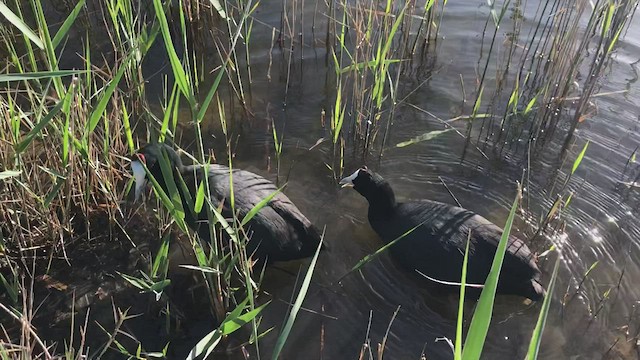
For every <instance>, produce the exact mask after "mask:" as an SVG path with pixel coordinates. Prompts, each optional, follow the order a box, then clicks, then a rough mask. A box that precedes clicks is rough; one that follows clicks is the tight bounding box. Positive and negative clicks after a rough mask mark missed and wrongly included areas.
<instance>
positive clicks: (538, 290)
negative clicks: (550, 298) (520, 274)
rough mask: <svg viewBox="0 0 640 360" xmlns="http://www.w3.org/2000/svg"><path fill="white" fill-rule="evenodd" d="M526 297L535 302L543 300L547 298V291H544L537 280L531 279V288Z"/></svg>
mask: <svg viewBox="0 0 640 360" xmlns="http://www.w3.org/2000/svg"><path fill="white" fill-rule="evenodd" d="M525 296H526V297H528V298H529V299H531V300H533V301H540V300H543V299H544V297H545V296H547V290H545V289H544V287H543V286H542V284H540V282H538V280H537V279H531V286H530V287H529V289H528V291H527V294H525Z"/></svg>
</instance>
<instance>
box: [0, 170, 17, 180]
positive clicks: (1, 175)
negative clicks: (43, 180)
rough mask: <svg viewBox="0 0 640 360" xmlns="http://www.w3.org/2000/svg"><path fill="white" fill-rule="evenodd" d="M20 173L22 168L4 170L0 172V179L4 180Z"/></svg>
mask: <svg viewBox="0 0 640 360" xmlns="http://www.w3.org/2000/svg"><path fill="white" fill-rule="evenodd" d="M20 174H22V170H5V171H2V172H0V180H5V179H8V178H11V177H14V176H18V175H20Z"/></svg>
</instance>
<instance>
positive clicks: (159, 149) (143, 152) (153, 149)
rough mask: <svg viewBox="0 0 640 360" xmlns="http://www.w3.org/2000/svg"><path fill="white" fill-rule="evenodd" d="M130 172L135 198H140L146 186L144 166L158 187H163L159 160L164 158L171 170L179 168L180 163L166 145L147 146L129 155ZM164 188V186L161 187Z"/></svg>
mask: <svg viewBox="0 0 640 360" xmlns="http://www.w3.org/2000/svg"><path fill="white" fill-rule="evenodd" d="M130 158H131V171H132V172H133V177H134V179H135V181H136V188H135V198H136V200H137V199H138V198H139V197H140V194H141V193H142V190H143V189H144V187H145V186H146V185H147V182H148V180H147V173H146V171H145V170H144V166H142V164H144V165H145V166H146V167H147V169H149V172H150V173H151V175H153V177H154V178H155V179H156V180H157V181H158V183H159V184H160V185H164V180H163V179H164V177H163V176H162V169H161V167H160V159H162V158H164V159H166V161H167V164H169V166H170V167H171V168H174V169H175V168H181V167H182V161H181V160H180V156H178V153H177V152H176V151H175V150H174V149H173V148H172V147H171V146H169V145H167V144H148V145H145V146H143V147H141V148H140V149H138V151H136V153H135V154H133V155H131V157H130ZM163 187H164V186H163Z"/></svg>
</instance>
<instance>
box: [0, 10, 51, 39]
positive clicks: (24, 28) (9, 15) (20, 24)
mask: <svg viewBox="0 0 640 360" xmlns="http://www.w3.org/2000/svg"><path fill="white" fill-rule="evenodd" d="M0 14H2V15H4V17H5V18H6V19H7V20H9V22H10V23H12V24H13V25H14V26H15V27H17V28H18V30H20V31H21V32H22V33H23V34H24V35H25V36H26V37H28V38H29V40H31V41H32V42H33V43H34V44H36V46H37V47H39V48H40V49H43V50H44V44H43V43H42V39H40V37H39V36H38V35H36V34H35V33H34V32H33V30H31V29H30V28H29V26H28V25H27V24H25V23H24V21H22V19H20V18H19V17H18V16H17V15H16V14H14V13H13V11H11V9H9V8H8V7H7V5H5V3H4V1H0Z"/></svg>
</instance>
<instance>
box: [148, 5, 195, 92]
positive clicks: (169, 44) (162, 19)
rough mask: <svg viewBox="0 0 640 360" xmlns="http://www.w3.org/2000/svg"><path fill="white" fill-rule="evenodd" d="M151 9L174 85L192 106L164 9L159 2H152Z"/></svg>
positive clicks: (184, 75) (187, 85) (186, 80)
mask: <svg viewBox="0 0 640 360" xmlns="http://www.w3.org/2000/svg"><path fill="white" fill-rule="evenodd" d="M153 7H154V8H155V12H156V17H157V18H158V20H159V23H160V30H161V32H162V38H163V39H164V46H165V48H166V49H167V55H169V62H170V63H171V69H172V70H173V76H174V78H175V81H176V83H177V84H178V86H179V87H180V91H182V94H184V96H185V97H186V98H187V99H188V100H189V103H190V104H192V105H193V103H194V101H195V100H194V99H193V94H192V92H191V89H190V87H189V80H188V79H187V74H186V72H185V71H184V68H183V67H182V63H181V62H180V59H179V58H178V54H177V53H176V49H175V47H174V46H173V40H172V39H171V33H170V31H169V24H168V22H167V17H166V15H165V9H164V8H163V7H162V2H161V1H160V0H153Z"/></svg>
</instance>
